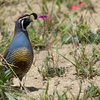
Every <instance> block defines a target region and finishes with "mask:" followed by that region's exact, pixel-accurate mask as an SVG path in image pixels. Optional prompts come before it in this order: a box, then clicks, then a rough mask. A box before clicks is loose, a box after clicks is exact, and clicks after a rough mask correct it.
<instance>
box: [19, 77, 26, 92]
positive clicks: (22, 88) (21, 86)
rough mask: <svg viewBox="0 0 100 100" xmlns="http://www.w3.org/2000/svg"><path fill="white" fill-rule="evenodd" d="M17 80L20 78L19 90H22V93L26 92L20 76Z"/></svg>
mask: <svg viewBox="0 0 100 100" xmlns="http://www.w3.org/2000/svg"><path fill="white" fill-rule="evenodd" d="M19 80H20V90H21V91H23V92H24V93H27V91H26V89H25V86H24V84H23V82H22V78H20V77H19Z"/></svg>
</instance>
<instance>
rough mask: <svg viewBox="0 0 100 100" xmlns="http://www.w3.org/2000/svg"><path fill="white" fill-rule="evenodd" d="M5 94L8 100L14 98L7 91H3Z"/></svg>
mask: <svg viewBox="0 0 100 100" xmlns="http://www.w3.org/2000/svg"><path fill="white" fill-rule="evenodd" d="M5 95H6V96H7V98H8V99H9V100H15V99H14V98H13V97H12V96H11V95H10V94H9V93H8V92H5Z"/></svg>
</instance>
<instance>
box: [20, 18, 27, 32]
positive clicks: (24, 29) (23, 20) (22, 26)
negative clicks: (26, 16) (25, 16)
mask: <svg viewBox="0 0 100 100" xmlns="http://www.w3.org/2000/svg"><path fill="white" fill-rule="evenodd" d="M23 23H24V20H22V21H21V26H22V29H23V30H24V31H26V29H25V28H24V25H23Z"/></svg>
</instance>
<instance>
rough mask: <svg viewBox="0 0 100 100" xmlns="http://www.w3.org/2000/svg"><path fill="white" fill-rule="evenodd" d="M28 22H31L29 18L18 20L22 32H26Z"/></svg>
mask: <svg viewBox="0 0 100 100" xmlns="http://www.w3.org/2000/svg"><path fill="white" fill-rule="evenodd" d="M30 22H32V20H31V19H30V17H28V18H22V20H20V24H21V27H22V29H23V30H26V28H27V26H28V25H29V24H30Z"/></svg>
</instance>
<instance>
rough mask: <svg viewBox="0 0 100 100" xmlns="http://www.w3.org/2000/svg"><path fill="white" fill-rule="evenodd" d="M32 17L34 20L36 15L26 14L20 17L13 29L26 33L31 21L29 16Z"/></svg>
mask: <svg viewBox="0 0 100 100" xmlns="http://www.w3.org/2000/svg"><path fill="white" fill-rule="evenodd" d="M32 15H33V16H34V19H37V14H36V13H32V14H26V15H24V16H21V17H19V18H18V20H17V21H16V25H15V28H16V29H17V30H18V29H21V30H23V31H26V28H27V26H28V25H29V24H30V23H31V22H32V21H33V20H32V19H31V18H30V16H32Z"/></svg>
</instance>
